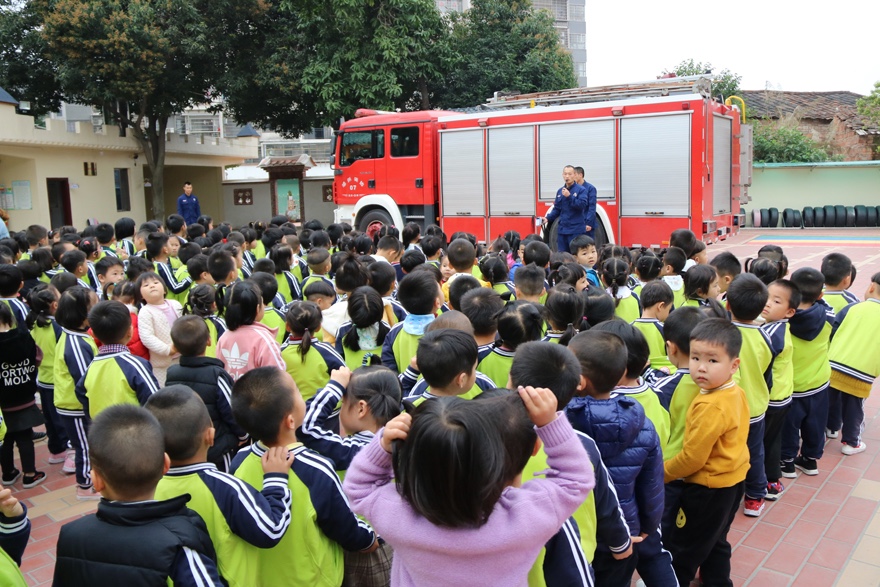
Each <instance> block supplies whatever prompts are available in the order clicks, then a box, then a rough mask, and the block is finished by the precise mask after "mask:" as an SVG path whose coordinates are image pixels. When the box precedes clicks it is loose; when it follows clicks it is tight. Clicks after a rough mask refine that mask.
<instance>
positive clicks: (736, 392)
mask: <svg viewBox="0 0 880 587" xmlns="http://www.w3.org/2000/svg"><path fill="white" fill-rule="evenodd" d="M741 345H742V335H741V334H740V329H739V328H737V327H736V326H734V325H732V324H731V323H730V322H728V321H727V320H724V319H721V318H710V319H707V320H705V321H704V322H703V323H702V324H700V325H698V326H697V327H696V328H694V330H693V333H692V334H691V341H690V347H691V348H690V361H689V371H690V376H691V378H692V379H693V380H694V382H695V383H696V384H697V385H699V386H700V393H699V394H697V396H696V398H695V399H694V401H693V402H692V403H691V405H690V407H688V410H687V416H686V419H687V425H686V428H685V435H684V441H683V445H682V449H681V452H679V453H678V454H677V455H676V456H675V457H673V458H671V459H668V460H667V461H666V463H665V464H664V473H665V479H666V481H674V480H677V479H683V481H684V483H683V489H682V491H681V494H680V495H679V497H678V500H677V503H676V504H675V505H674V506H673V507H674V508H675V509H676V511H678V512H679V513H678V515H677V520H676V523H674V524H670V525H669V526H668V527H667V526H666V525H664V532H663V534H664V536H663V539H664V546H666V548H668V549H669V552H670V553H671V554H672V567H673V569H674V570H675V575H676V577H677V578H678V583H679V585H690V583H691V581H692V580H693V579H694V577H695V576H696V574H697V569H699V570H700V576H701V577H702V582H704V583H705V584H707V585H730V584H731V581H730V552H731V547H730V543H729V542H728V541H727V533H728V531H729V530H730V525H731V523H732V522H733V519H734V517H735V516H736V511H737V509H738V508H739V501H740V499H742V496H743V491H744V490H743V485H744V483H743V481H744V479H745V477H746V471H747V470H748V468H749V452H748V446H747V437H748V435H749V426H748V422H749V404H748V401H747V400H746V397H745V393H744V392H743V390H742V389H741V388H740V387H739V386H738V385H737V384H736V382H735V381H734V380H733V375H734V374H735V372H736V370H737V368H738V367H739V358H738V356H739V350H740V348H741ZM761 464H762V465H763V463H761ZM667 507H668V506H667Z"/></svg>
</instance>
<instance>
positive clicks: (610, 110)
mask: <svg viewBox="0 0 880 587" xmlns="http://www.w3.org/2000/svg"><path fill="white" fill-rule="evenodd" d="M471 110H473V111H471V112H449V111H439V110H432V111H420V112H400V113H395V112H378V111H375V110H358V112H357V113H356V114H355V118H354V119H352V120H348V121H345V122H344V123H342V125H341V127H340V130H339V132H338V133H337V134H336V136H335V138H334V141H335V143H334V158H333V167H334V173H335V177H334V181H333V197H334V201H335V203H336V204H337V206H338V208H337V211H336V220H337V221H338V222H342V221H345V222H349V223H351V224H352V225H353V226H355V227H356V228H358V229H361V230H364V229H366V227H368V226H369V225H370V224H372V223H374V222H383V223H386V224H394V225H396V226H398V227H401V226H403V224H405V223H407V222H411V221H414V222H417V223H419V224H421V225H423V226H424V225H427V224H432V223H438V224H439V225H440V226H441V227H442V228H443V230H444V232H446V234H452V233H453V232H456V231H459V230H461V231H467V232H470V233H473V234H475V235H476V236H477V238H478V239H479V240H481V241H491V240H493V239H494V238H495V237H497V236H499V235H501V234H503V233H504V232H506V231H508V230H516V231H518V232H519V233H520V234H523V235H524V234H528V233H530V232H536V231H540V230H541V224H542V223H541V219H542V218H543V217H544V216H546V215H547V213H548V211H549V209H550V206H552V204H553V200H554V198H555V195H556V191H557V189H559V187H561V186H562V185H563V181H562V169H563V167H564V166H565V165H574V166H581V167H583V168H584V169H585V170H586V180H587V181H588V182H590V183H591V184H593V185H594V186H596V188H597V191H598V205H597V210H596V213H597V218H598V222H597V224H598V226H597V240H598V241H600V242H615V243H620V244H623V245H626V246H650V247H660V246H665V244H666V243H667V242H668V239H669V234H670V233H671V232H672V231H673V230H675V229H677V228H689V229H691V230H693V231H694V232H695V233H696V234H697V235H698V236H699V237H701V238H702V239H703V240H704V241H706V242H714V241H717V240H719V239H724V238H726V237H727V236H728V235H730V234H733V233H736V232H737V231H738V230H739V228H740V227H742V226H745V220H744V215H743V214H741V212H740V202H745V201H747V197H748V196H747V186H748V185H749V184H750V183H751V167H752V164H751V129H750V127H748V126H747V125H745V124H742V123H741V120H740V110H739V109H738V108H737V107H735V106H731V105H725V104H722V103H720V102H718V101H716V100H714V99H713V98H712V97H711V90H710V85H709V81H708V80H707V79H705V78H702V77H700V76H693V77H688V78H672V79H663V80H656V81H652V82H647V83H643V84H629V85H625V86H606V87H602V88H576V89H573V90H565V91H561V92H545V93H540V94H530V95H518V96H506V97H499V96H497V95H496V97H495V98H492V99H490V100H489V101H488V102H487V103H486V104H484V105H482V106H480V107H479V108H475V109H471ZM555 228H556V227H555V226H547V227H546V228H545V233H546V234H545V237H546V240H547V242H548V243H550V245H551V246H555V243H556V237H555Z"/></svg>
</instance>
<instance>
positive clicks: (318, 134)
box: [312, 126, 326, 139]
mask: <svg viewBox="0 0 880 587" xmlns="http://www.w3.org/2000/svg"><path fill="white" fill-rule="evenodd" d="M312 134H313V135H315V137H314V138H316V139H324V138H326V137H325V136H324V127H323V126H322V127H320V128H317V127H316V128H313V129H312Z"/></svg>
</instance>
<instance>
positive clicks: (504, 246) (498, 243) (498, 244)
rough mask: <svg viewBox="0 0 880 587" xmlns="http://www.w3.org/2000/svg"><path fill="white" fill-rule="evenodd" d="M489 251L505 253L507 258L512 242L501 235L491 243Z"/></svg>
mask: <svg viewBox="0 0 880 587" xmlns="http://www.w3.org/2000/svg"><path fill="white" fill-rule="evenodd" d="M489 252H490V253H497V254H499V255H504V258H505V259H506V258H507V255H508V254H509V253H510V243H509V242H507V241H506V240H505V239H504V237H502V236H499V237H498V238H496V239H495V240H493V241H492V242H491V243H490V244H489Z"/></svg>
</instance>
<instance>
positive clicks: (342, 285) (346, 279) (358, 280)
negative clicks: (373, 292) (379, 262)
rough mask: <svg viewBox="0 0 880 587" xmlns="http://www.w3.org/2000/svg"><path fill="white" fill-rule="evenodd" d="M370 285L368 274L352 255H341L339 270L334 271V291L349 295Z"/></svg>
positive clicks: (354, 255) (356, 257) (364, 267)
mask: <svg viewBox="0 0 880 587" xmlns="http://www.w3.org/2000/svg"><path fill="white" fill-rule="evenodd" d="M368 283H370V273H369V272H368V271H367V268H366V266H365V265H364V264H363V263H361V262H360V259H359V258H358V256H357V255H356V254H354V253H343V254H342V257H341V259H340V263H339V268H338V269H337V270H336V289H337V290H339V291H340V292H346V293H351V292H353V291H354V290H356V289H357V288H359V287H361V286H364V285H367V284H368Z"/></svg>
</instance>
